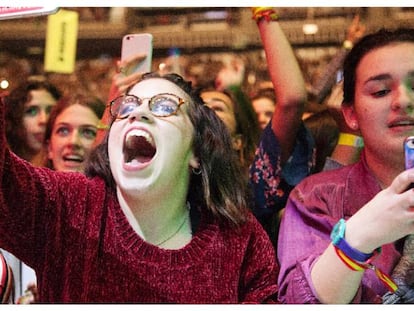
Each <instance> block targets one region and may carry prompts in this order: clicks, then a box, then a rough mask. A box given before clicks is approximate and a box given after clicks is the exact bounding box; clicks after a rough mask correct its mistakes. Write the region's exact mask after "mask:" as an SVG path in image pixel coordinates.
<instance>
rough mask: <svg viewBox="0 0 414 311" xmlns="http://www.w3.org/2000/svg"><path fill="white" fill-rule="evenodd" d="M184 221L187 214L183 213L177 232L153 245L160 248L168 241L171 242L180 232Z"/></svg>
mask: <svg viewBox="0 0 414 311" xmlns="http://www.w3.org/2000/svg"><path fill="white" fill-rule="evenodd" d="M186 220H187V213H185V215H184V218H183V222H182V223H181V224H180V225H179V226H178V228H177V230H175V231H174V232H173V233H172V234H171V235H170V236H168V237H167V238H165V239H164V240H162V241H161V242H158V243H155V244H154V245H156V246H160V245H162V244H164V243H165V242H168V241H169V240H171V239H172V238H173V237H175V236H176V235H177V233H178V232H180V230H181V228H182V227H183V226H184V224H185V221H186Z"/></svg>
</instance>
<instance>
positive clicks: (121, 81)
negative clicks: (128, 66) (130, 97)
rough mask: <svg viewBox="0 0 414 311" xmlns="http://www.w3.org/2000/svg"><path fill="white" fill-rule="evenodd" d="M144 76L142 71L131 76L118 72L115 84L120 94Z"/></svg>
mask: <svg viewBox="0 0 414 311" xmlns="http://www.w3.org/2000/svg"><path fill="white" fill-rule="evenodd" d="M141 77H142V73H139V72H136V73H132V74H130V75H129V76H125V75H124V74H117V75H116V76H115V78H114V84H115V85H116V87H117V88H118V90H119V93H120V94H123V93H125V91H126V90H127V89H128V88H129V87H130V86H131V85H134V84H135V83H137V82H138V81H139V80H140V79H141Z"/></svg>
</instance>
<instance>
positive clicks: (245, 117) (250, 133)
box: [225, 86, 261, 170]
mask: <svg viewBox="0 0 414 311" xmlns="http://www.w3.org/2000/svg"><path fill="white" fill-rule="evenodd" d="M225 91H227V94H230V95H231V97H230V98H232V100H233V101H234V102H235V103H236V104H235V105H234V106H235V107H234V114H235V117H236V123H237V126H236V131H237V133H238V134H241V135H242V138H243V151H242V162H241V164H242V166H244V167H246V169H247V170H248V167H249V166H250V164H251V163H253V160H254V155H255V152H256V148H257V145H258V143H259V140H260V134H261V129H260V126H259V122H258V120H257V115H256V111H255V110H254V108H253V105H252V102H251V101H250V99H249V97H248V96H247V95H246V94H245V93H244V92H243V91H242V89H241V88H240V87H239V86H230V87H229V88H228V89H226V90H225Z"/></svg>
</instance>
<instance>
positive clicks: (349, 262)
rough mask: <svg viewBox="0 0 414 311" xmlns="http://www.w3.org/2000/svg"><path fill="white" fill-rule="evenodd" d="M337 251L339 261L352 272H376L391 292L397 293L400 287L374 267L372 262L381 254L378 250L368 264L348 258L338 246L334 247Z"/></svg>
mask: <svg viewBox="0 0 414 311" xmlns="http://www.w3.org/2000/svg"><path fill="white" fill-rule="evenodd" d="M333 246H334V249H335V253H336V254H337V255H338V257H339V259H341V261H342V262H343V263H344V264H345V265H346V266H347V267H348V268H349V269H351V270H352V271H365V270H366V269H371V270H373V271H374V272H375V275H376V276H377V278H378V279H379V280H380V281H381V283H382V284H384V285H385V286H386V287H387V288H388V289H389V290H390V291H391V292H393V293H394V292H395V291H396V290H397V289H398V285H397V284H396V283H395V282H394V281H393V279H391V277H390V276H389V275H387V274H386V273H384V272H382V271H381V269H379V268H377V267H376V266H374V265H373V264H372V263H371V262H372V261H373V259H374V258H375V257H376V255H378V254H379V253H380V252H379V251H377V250H378V249H380V248H378V249H377V250H376V251H375V252H374V256H372V257H371V258H370V259H369V260H368V261H367V262H364V263H363V262H357V261H355V260H353V259H352V258H350V257H348V256H347V255H346V254H345V253H344V252H343V251H341V250H340V249H339V248H338V247H337V246H336V245H333Z"/></svg>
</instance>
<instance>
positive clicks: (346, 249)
mask: <svg viewBox="0 0 414 311" xmlns="http://www.w3.org/2000/svg"><path fill="white" fill-rule="evenodd" d="M345 228H346V222H345V219H343V218H341V219H340V220H339V221H338V222H337V223H336V225H335V226H334V227H333V229H332V232H331V240H332V244H333V245H334V246H336V247H337V248H339V249H340V250H341V251H342V252H343V253H344V254H345V255H346V256H348V257H349V258H351V259H353V260H355V261H359V262H366V261H367V260H368V259H370V258H371V257H372V256H373V255H374V253H369V254H366V253H363V252H360V251H359V250H357V249H355V248H353V247H352V246H350V245H349V244H348V243H347V242H346V241H345V239H344V237H345Z"/></svg>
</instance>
